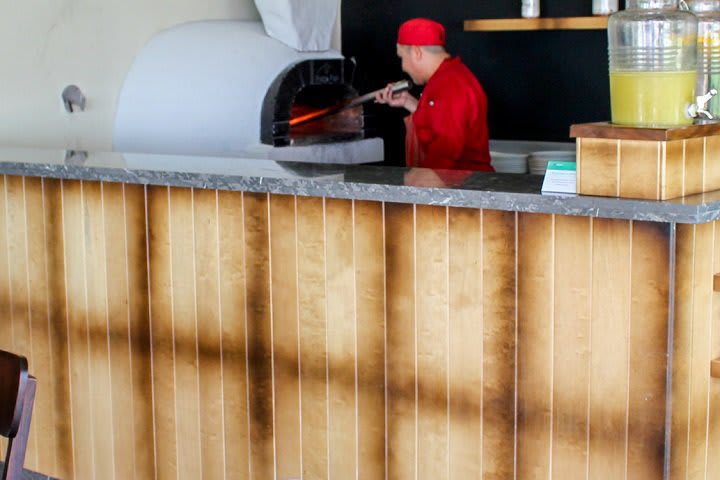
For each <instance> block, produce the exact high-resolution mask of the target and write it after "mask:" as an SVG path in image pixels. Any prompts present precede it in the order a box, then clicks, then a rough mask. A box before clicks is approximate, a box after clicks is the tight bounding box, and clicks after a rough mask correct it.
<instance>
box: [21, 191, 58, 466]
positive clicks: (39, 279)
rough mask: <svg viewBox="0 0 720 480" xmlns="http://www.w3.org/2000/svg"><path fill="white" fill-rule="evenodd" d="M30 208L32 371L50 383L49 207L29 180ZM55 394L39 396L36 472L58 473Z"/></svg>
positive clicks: (34, 428)
mask: <svg viewBox="0 0 720 480" xmlns="http://www.w3.org/2000/svg"><path fill="white" fill-rule="evenodd" d="M23 193H24V196H25V207H26V224H27V227H26V228H27V261H28V294H29V302H30V303H29V314H30V335H31V344H32V357H31V358H30V359H29V363H30V366H29V368H30V371H31V372H32V373H33V374H35V375H40V376H41V377H43V380H44V383H46V384H47V385H49V384H48V383H47V382H48V379H49V378H52V377H53V370H54V369H53V362H52V358H51V354H52V351H53V350H54V348H53V340H52V338H51V336H50V324H49V322H48V316H49V312H48V306H49V298H48V292H49V289H48V276H47V275H48V265H47V261H48V258H47V239H46V231H45V228H46V227H45V203H44V198H43V188H42V180H41V179H39V178H26V179H25V186H24V188H23ZM53 407H54V404H53V394H52V390H48V389H47V387H46V388H45V389H41V390H39V391H38V392H37V394H36V396H35V407H34V413H35V415H34V417H35V422H34V423H31V427H30V443H29V449H30V452H29V455H27V456H26V457H25V463H26V465H33V466H34V468H35V470H36V471H40V472H47V471H55V470H56V467H55V455H54V450H55V445H56V443H57V440H56V436H57V434H56V432H55V430H54V429H50V428H47V427H46V428H45V429H42V430H41V429H40V428H41V427H42V426H49V425H53V424H54V420H55V414H54V408H53Z"/></svg>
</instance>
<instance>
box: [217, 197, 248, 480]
mask: <svg viewBox="0 0 720 480" xmlns="http://www.w3.org/2000/svg"><path fill="white" fill-rule="evenodd" d="M217 202H218V225H217V228H218V242H219V245H218V250H219V252H218V255H219V257H218V258H219V265H218V282H219V284H220V311H221V314H222V318H221V324H222V389H223V421H224V430H223V434H224V438H225V444H224V446H223V450H224V457H225V478H237V479H239V480H246V479H248V478H250V471H251V463H250V417H249V407H248V399H249V394H248V388H249V379H248V368H247V361H248V341H247V331H248V326H247V323H246V318H247V316H246V315H247V307H248V304H249V303H250V302H249V301H248V299H247V290H246V286H247V282H246V278H247V277H246V275H247V273H246V272H247V270H246V267H245V248H244V246H245V245H246V243H247V242H246V241H245V231H244V225H245V223H244V209H245V206H244V202H243V194H242V193H239V192H218V198H217Z"/></svg>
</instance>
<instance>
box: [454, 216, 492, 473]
mask: <svg viewBox="0 0 720 480" xmlns="http://www.w3.org/2000/svg"><path fill="white" fill-rule="evenodd" d="M448 217H449V218H448V238H449V240H448V242H449V248H448V265H449V271H448V275H449V278H448V303H449V314H450V318H452V319H453V321H452V322H450V323H449V324H448V355H449V364H448V384H449V392H448V395H449V408H450V411H449V432H448V436H449V439H448V442H449V457H450V458H449V463H450V464H449V471H450V478H482V468H483V462H484V460H485V457H484V455H483V427H484V422H483V418H482V414H483V410H482V403H483V356H484V354H485V351H484V348H483V347H484V346H483V336H484V318H483V311H482V303H480V302H477V301H476V300H477V299H478V298H483V268H482V266H483V257H482V248H483V242H482V228H481V221H482V220H481V212H480V210H474V209H450V210H449V212H448ZM490 458H494V456H490Z"/></svg>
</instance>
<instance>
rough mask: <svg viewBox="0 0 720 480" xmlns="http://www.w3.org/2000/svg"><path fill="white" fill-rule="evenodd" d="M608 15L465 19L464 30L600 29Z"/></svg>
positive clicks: (605, 26) (605, 23) (604, 25)
mask: <svg viewBox="0 0 720 480" xmlns="http://www.w3.org/2000/svg"><path fill="white" fill-rule="evenodd" d="M607 24H608V17H604V16H597V17H554V18H495V19H488V20H483V19H481V20H465V22H464V30H465V31H466V32H501V31H511V30H602V29H605V28H607Z"/></svg>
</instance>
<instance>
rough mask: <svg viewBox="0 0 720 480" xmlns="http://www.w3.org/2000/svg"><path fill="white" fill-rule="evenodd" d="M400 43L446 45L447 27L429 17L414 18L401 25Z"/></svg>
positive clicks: (399, 31) (399, 32)
mask: <svg viewBox="0 0 720 480" xmlns="http://www.w3.org/2000/svg"><path fill="white" fill-rule="evenodd" d="M397 43H399V44H400V45H443V46H444V45H445V27H443V26H442V25H441V24H439V23H438V22H435V21H433V20H428V19H427V18H413V19H412V20H408V21H407V22H405V23H403V24H402V25H400V29H399V30H398V41H397Z"/></svg>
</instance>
